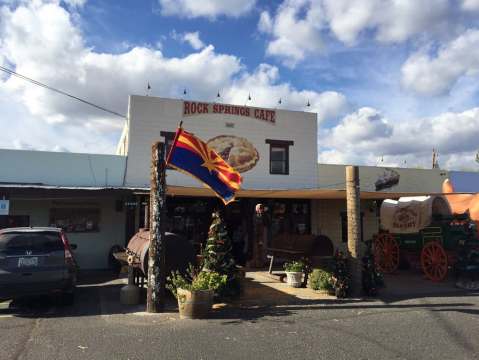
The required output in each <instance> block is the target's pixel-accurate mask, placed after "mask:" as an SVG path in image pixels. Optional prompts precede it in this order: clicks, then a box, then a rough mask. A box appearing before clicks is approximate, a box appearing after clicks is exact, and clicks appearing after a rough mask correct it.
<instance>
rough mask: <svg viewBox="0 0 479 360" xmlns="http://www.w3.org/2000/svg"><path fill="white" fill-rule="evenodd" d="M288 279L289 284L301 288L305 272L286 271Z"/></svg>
mask: <svg viewBox="0 0 479 360" xmlns="http://www.w3.org/2000/svg"><path fill="white" fill-rule="evenodd" d="M286 279H287V283H288V285H290V286H292V287H296V288H299V287H301V285H302V284H303V273H302V272H290V271H286Z"/></svg>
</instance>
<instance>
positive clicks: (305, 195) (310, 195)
mask: <svg viewBox="0 0 479 360" xmlns="http://www.w3.org/2000/svg"><path fill="white" fill-rule="evenodd" d="M167 194H168V195H172V196H198V197H200V196H204V197H213V196H215V194H214V192H213V191H212V190H211V189H209V188H206V187H204V188H197V187H185V186H172V185H169V186H168V189H167ZM420 195H442V194H440V193H435V194H424V193H417V192H380V191H361V193H360V197H361V199H371V200H379V199H397V198H400V197H404V196H420ZM236 197H238V198H269V199H271V198H273V199H346V190H344V189H271V190H269V189H255V190H248V189H242V190H239V191H238V192H237V193H236Z"/></svg>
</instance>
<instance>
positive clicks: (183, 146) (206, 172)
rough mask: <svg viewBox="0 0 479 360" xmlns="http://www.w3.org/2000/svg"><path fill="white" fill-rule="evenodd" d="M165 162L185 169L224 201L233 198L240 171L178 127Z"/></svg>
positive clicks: (238, 182) (229, 200) (227, 201)
mask: <svg viewBox="0 0 479 360" xmlns="http://www.w3.org/2000/svg"><path fill="white" fill-rule="evenodd" d="M166 164H167V165H171V166H173V167H174V168H176V169H178V170H180V171H184V172H187V173H188V174H190V175H192V176H194V177H196V178H197V179H198V180H200V181H201V182H203V183H204V184H205V185H207V186H208V187H209V188H211V189H212V190H213V191H214V192H215V193H216V194H217V195H218V196H219V197H220V198H221V199H222V200H223V202H224V203H225V204H228V203H229V202H231V201H233V200H234V198H235V192H236V190H239V188H240V184H241V181H242V179H241V175H240V174H239V172H237V171H236V170H235V169H234V168H233V167H231V166H230V165H229V164H228V163H226V161H224V160H223V159H222V158H221V156H219V155H218V154H217V153H216V152H215V151H214V150H212V149H210V148H209V147H208V145H206V143H205V142H203V141H201V140H200V139H198V138H197V137H196V136H194V135H193V134H190V133H188V132H186V131H184V130H183V128H181V127H179V128H178V130H177V131H176V135H175V140H174V141H173V144H172V145H171V149H170V152H169V153H168V157H167V159H166Z"/></svg>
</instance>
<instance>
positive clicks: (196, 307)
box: [177, 289, 214, 319]
mask: <svg viewBox="0 0 479 360" xmlns="http://www.w3.org/2000/svg"><path fill="white" fill-rule="evenodd" d="M177 292H178V309H179V311H180V319H203V318H206V317H207V316H208V313H209V312H210V310H211V306H212V305H213V295H214V293H213V291H212V290H197V291H189V290H184V289H177Z"/></svg>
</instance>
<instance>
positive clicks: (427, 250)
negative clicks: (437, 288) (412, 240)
mask: <svg viewBox="0 0 479 360" xmlns="http://www.w3.org/2000/svg"><path fill="white" fill-rule="evenodd" d="M421 267H422V271H423V272H424V274H425V275H426V277H427V278H428V279H429V280H432V281H442V280H444V279H445V278H446V276H447V254H446V252H445V251H444V248H443V247H442V245H441V244H439V243H438V242H437V241H431V242H428V243H427V244H426V245H424V247H423V248H422V251H421Z"/></svg>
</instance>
